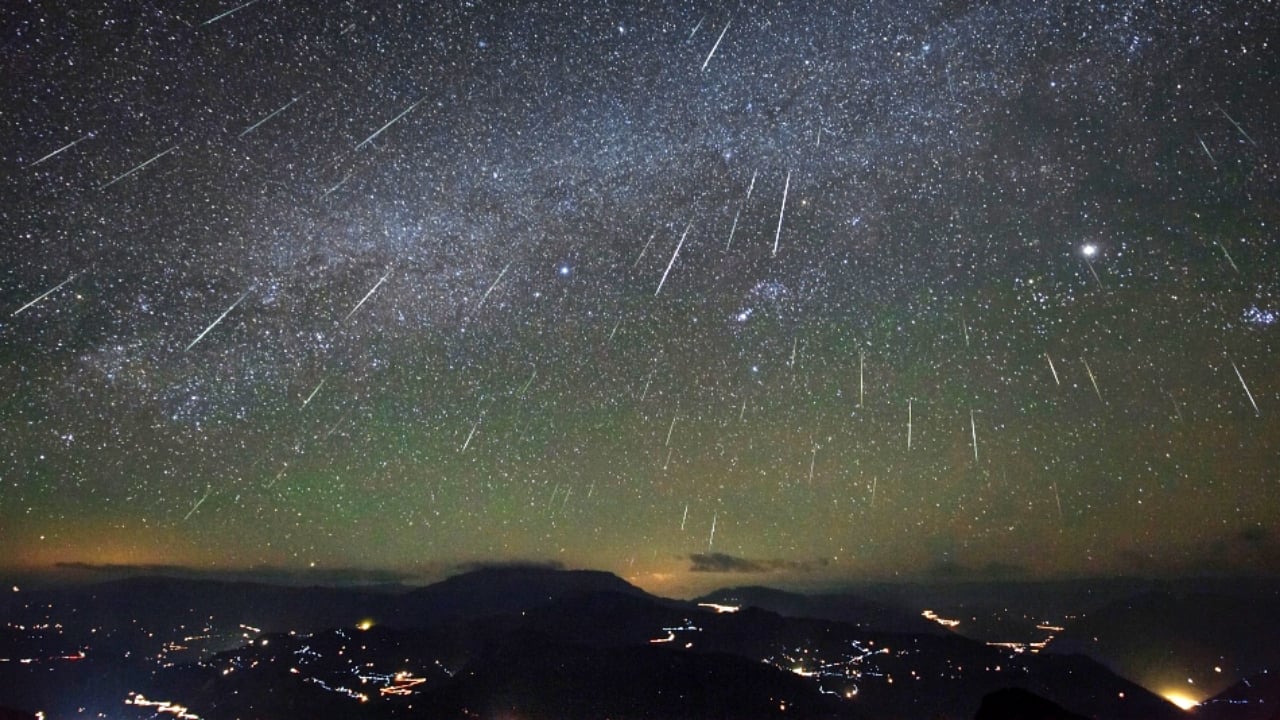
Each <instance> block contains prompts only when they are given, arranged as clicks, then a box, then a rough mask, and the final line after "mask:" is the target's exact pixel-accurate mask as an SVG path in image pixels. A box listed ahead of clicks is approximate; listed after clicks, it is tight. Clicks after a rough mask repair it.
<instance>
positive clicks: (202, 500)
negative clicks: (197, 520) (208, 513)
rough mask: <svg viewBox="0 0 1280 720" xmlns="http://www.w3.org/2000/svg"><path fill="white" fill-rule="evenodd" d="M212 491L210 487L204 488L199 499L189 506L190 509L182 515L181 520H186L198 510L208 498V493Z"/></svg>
mask: <svg viewBox="0 0 1280 720" xmlns="http://www.w3.org/2000/svg"><path fill="white" fill-rule="evenodd" d="M212 492H213V488H212V487H207V488H205V491H204V495H202V496H200V499H199V500H197V501H196V504H195V505H193V506H191V509H190V510H188V511H187V514H186V515H183V516H182V522H186V521H188V520H190V519H191V516H192V515H194V514H195V512H196V510H199V509H200V506H201V505H203V504H204V501H205V500H208V499H209V494H210V493H212Z"/></svg>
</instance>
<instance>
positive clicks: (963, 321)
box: [960, 315, 969, 347]
mask: <svg viewBox="0 0 1280 720" xmlns="http://www.w3.org/2000/svg"><path fill="white" fill-rule="evenodd" d="M960 329H961V330H963V331H964V346H965V347H969V321H968V320H966V319H965V317H964V316H963V315H961V316H960Z"/></svg>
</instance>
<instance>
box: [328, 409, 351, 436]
mask: <svg viewBox="0 0 1280 720" xmlns="http://www.w3.org/2000/svg"><path fill="white" fill-rule="evenodd" d="M349 417H351V411H350V410H348V411H346V412H345V413H343V414H342V417H340V418H338V421H337V422H335V423H334V424H333V425H331V426H329V430H328V432H326V433H325V434H324V436H325V437H326V438H330V437H333V434H334V433H336V432H338V428H340V427H342V424H343V423H345V422H346V421H347V418H349Z"/></svg>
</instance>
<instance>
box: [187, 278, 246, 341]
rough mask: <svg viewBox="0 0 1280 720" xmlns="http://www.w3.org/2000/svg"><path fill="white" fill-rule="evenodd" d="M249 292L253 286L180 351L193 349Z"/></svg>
mask: <svg viewBox="0 0 1280 720" xmlns="http://www.w3.org/2000/svg"><path fill="white" fill-rule="evenodd" d="M251 292H253V286H252V285H250V286H249V289H248V290H245V291H244V293H242V294H241V295H240V297H238V298H236V301H235V302H233V303H231V307H229V308H227V309H226V310H223V311H222V314H221V315H219V316H218V319H217V320H214V321H213V322H211V323H209V327H207V328H205V329H204V332H202V333H200V334H199V335H197V336H196V339H195V340H192V341H191V342H190V343H189V344H188V345H187V346H186V347H185V348H183V350H182V351H183V352H187V351H189V350H190V349H191V348H193V347H195V346H196V343H198V342H200V341H201V340H203V339H204V336H205V335H208V334H209V331H210V330H213V329H214V328H215V327H217V326H218V323H220V322H222V319H223V318H225V317H226V316H227V315H228V314H230V313H231V311H232V310H235V309H236V306H237V305H239V304H240V303H241V302H243V301H244V299H245V298H247V297H249V293H251Z"/></svg>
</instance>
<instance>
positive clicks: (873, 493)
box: [870, 475, 880, 507]
mask: <svg viewBox="0 0 1280 720" xmlns="http://www.w3.org/2000/svg"><path fill="white" fill-rule="evenodd" d="M879 483H880V476H878V475H872V476H871V505H870V506H871V507H875V506H876V485H878V484H879Z"/></svg>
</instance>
